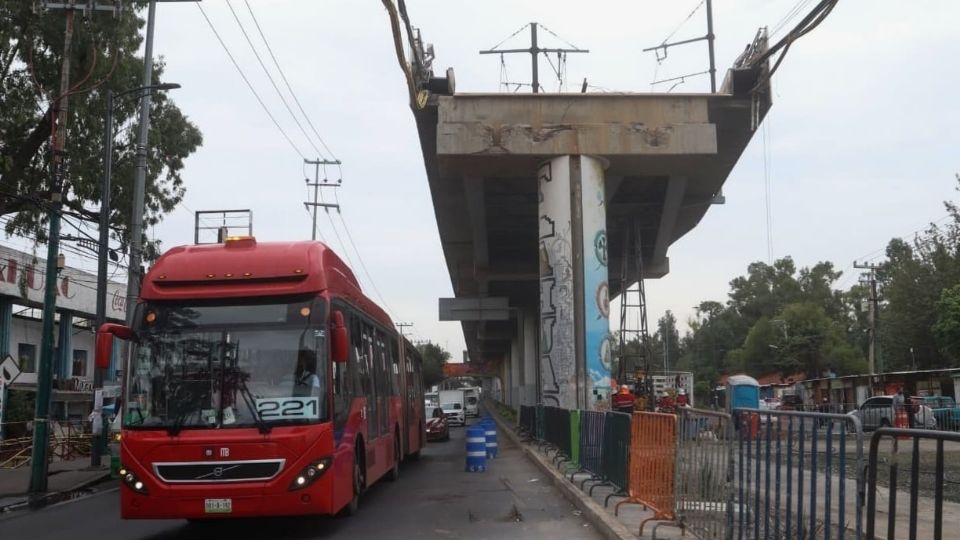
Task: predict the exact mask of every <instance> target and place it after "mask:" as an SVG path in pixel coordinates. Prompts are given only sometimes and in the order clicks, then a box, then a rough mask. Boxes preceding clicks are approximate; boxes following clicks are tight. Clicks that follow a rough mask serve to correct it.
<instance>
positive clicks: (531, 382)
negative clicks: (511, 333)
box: [519, 311, 540, 405]
mask: <svg viewBox="0 0 960 540" xmlns="http://www.w3.org/2000/svg"><path fill="white" fill-rule="evenodd" d="M523 314H524V315H523V325H522V326H521V333H520V337H519V339H522V340H523V381H524V385H523V389H524V401H523V403H522V405H535V404H536V403H537V402H538V401H539V400H540V398H539V394H540V383H539V381H538V380H537V364H538V362H539V358H538V355H537V344H538V343H537V313H535V312H526V311H525V312H523Z"/></svg>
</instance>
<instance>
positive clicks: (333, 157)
mask: <svg viewBox="0 0 960 540" xmlns="http://www.w3.org/2000/svg"><path fill="white" fill-rule="evenodd" d="M243 1H244V4H246V6H247V11H249V12H250V17H251V18H252V19H253V24H254V25H256V27H257V32H259V33H260V38H261V39H263V44H264V45H266V46H267V52H269V53H270V58H271V59H272V60H273V65H275V66H276V67H277V71H279V72H280V78H281V79H283V83H284V84H285V85H286V87H287V90H288V91H289V92H290V95H291V96H292V97H293V102H294V103H296V104H297V108H298V109H300V114H302V115H303V118H304V119H305V120H306V121H307V125H308V126H310V130H311V131H313V134H314V135H315V136H316V137H317V140H318V141H320V145H321V146H323V148H324V149H325V150H326V151H327V153H328V154H330V158H331V159H333V160H336V159H337V156H336V155H335V154H334V153H333V150H331V149H330V147H329V146H327V142H326V141H324V140H323V137H321V136H320V133H319V132H318V131H317V128H316V127H314V125H313V122H311V121H310V116H308V115H307V113H306V111H304V110H303V105H301V104H300V99H299V98H297V94H296V93H295V92H294V91H293V87H292V86H291V85H290V81H288V80H287V76H286V74H285V73H284V72H283V68H281V67H280V62H278V61H277V57H276V55H274V54H273V48H272V47H270V43H269V42H268V41H267V36H265V35H264V33H263V29H262V28H260V22H259V21H257V16H256V15H254V14H253V9H251V8H250V2H248V1H247V0H243ZM317 153H318V154H320V153H321V152H320V151H317Z"/></svg>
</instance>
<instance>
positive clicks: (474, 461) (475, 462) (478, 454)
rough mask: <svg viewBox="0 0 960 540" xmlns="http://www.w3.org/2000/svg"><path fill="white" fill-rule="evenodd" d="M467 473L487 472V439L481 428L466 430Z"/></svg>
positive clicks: (471, 427) (475, 427) (473, 427)
mask: <svg viewBox="0 0 960 540" xmlns="http://www.w3.org/2000/svg"><path fill="white" fill-rule="evenodd" d="M466 436H467V472H483V471H486V470H487V438H486V433H485V430H484V428H483V427H481V426H470V427H468V428H467V433H466Z"/></svg>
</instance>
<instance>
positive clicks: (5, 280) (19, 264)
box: [0, 246, 126, 320]
mask: <svg viewBox="0 0 960 540" xmlns="http://www.w3.org/2000/svg"><path fill="white" fill-rule="evenodd" d="M68 262H69V261H68ZM46 266H47V261H46V259H42V258H40V257H35V256H33V255H32V254H30V253H25V252H23V251H18V250H16V249H12V248H9V247H6V246H0V295H2V296H11V297H16V298H18V299H19V300H18V301H19V302H21V303H23V304H27V305H33V306H41V305H43V291H44V287H45V285H46V277H47V276H46ZM56 280H57V281H56V283H57V309H60V310H70V311H73V312H75V313H76V314H77V315H80V316H86V317H93V316H94V315H95V314H96V309H97V276H96V275H94V274H91V273H89V272H84V271H82V270H78V269H76V268H71V267H70V266H67V267H65V268H64V269H63V270H61V271H60V272H59V273H58V274H57V276H56ZM125 291H126V286H125V285H124V284H122V283H116V282H112V281H111V282H108V283H107V318H108V319H116V320H123V319H125V318H126V296H125V294H126V293H125Z"/></svg>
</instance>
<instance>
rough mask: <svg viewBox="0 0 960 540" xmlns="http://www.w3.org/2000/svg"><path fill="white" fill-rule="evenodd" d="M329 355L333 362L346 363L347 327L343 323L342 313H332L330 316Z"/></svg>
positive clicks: (347, 350)
mask: <svg viewBox="0 0 960 540" xmlns="http://www.w3.org/2000/svg"><path fill="white" fill-rule="evenodd" d="M330 323H331V329H330V353H331V355H332V356H333V361H334V362H346V361H347V358H348V357H349V347H348V341H349V340H348V338H347V325H346V324H344V322H343V312H342V311H333V312H331V314H330Z"/></svg>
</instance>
